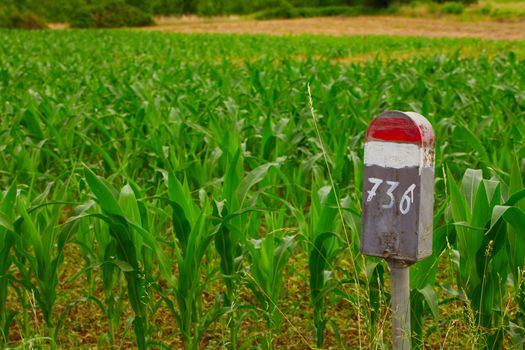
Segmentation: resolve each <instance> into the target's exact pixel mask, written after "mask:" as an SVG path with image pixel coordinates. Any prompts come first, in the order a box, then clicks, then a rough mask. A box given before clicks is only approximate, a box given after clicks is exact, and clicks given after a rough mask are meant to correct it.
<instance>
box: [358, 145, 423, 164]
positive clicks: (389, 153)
mask: <svg viewBox="0 0 525 350" xmlns="http://www.w3.org/2000/svg"><path fill="white" fill-rule="evenodd" d="M422 151H423V150H422V149H421V148H420V147H419V146H418V145H415V144H413V143H395V142H384V141H369V142H366V143H365V165H366V166H370V165H378V166H380V167H384V168H394V169H401V168H405V167H421V166H422V165H423V164H422V163H423V162H422V155H423V152H422Z"/></svg>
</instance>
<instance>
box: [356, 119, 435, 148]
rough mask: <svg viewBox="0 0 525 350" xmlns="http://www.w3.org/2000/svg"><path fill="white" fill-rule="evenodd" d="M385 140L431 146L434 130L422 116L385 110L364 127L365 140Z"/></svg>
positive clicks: (433, 140) (433, 141) (433, 139)
mask: <svg viewBox="0 0 525 350" xmlns="http://www.w3.org/2000/svg"><path fill="white" fill-rule="evenodd" d="M368 141H387V142H400V143H415V144H417V145H419V146H423V147H433V146H434V143H435V138H434V130H433V129H432V125H430V122H429V121H428V120H427V119H426V118H424V117H423V116H421V115H419V114H416V113H411V112H398V111H386V112H383V113H381V114H380V115H379V116H377V117H376V118H375V119H374V120H372V122H371V123H370V125H369V126H368V128H367V129H366V138H365V142H368Z"/></svg>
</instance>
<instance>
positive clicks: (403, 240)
mask: <svg viewBox="0 0 525 350" xmlns="http://www.w3.org/2000/svg"><path fill="white" fill-rule="evenodd" d="M434 147H435V137H434V130H433V129H432V126H431V125H430V123H429V122H428V120H427V119H426V118H424V117H423V116H421V115H419V114H417V113H413V112H398V111H386V112H384V113H381V114H380V115H379V116H377V117H376V118H375V119H374V120H373V121H372V122H371V123H370V125H369V126H368V128H367V131H366V139H365V152H364V163H365V168H364V173H363V200H362V213H363V214H362V224H361V253H362V254H365V255H369V256H376V257H381V258H384V259H386V260H387V261H388V264H389V266H390V271H391V288H392V338H393V348H394V349H395V350H408V349H410V336H411V330H410V278H409V266H410V265H411V264H413V263H415V262H417V261H418V260H421V259H423V258H425V257H427V256H429V255H431V254H432V217H433V204H434Z"/></svg>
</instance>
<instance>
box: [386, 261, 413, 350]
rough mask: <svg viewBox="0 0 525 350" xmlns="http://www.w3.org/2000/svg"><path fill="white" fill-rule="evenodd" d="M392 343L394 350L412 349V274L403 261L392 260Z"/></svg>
mask: <svg viewBox="0 0 525 350" xmlns="http://www.w3.org/2000/svg"><path fill="white" fill-rule="evenodd" d="M388 264H389V265H390V277H391V279H390V288H391V290H392V343H393V349H394V350H410V334H411V333H410V275H409V268H408V266H406V265H405V264H404V263H403V262H400V261H396V260H390V261H388Z"/></svg>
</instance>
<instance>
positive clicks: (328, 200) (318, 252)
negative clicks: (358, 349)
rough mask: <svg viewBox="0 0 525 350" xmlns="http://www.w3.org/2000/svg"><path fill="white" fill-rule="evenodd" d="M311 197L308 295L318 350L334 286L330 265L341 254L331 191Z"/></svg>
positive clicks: (323, 190) (321, 191)
mask: <svg viewBox="0 0 525 350" xmlns="http://www.w3.org/2000/svg"><path fill="white" fill-rule="evenodd" d="M312 192H313V193H315V195H313V196H312V209H311V210H312V214H311V221H312V225H314V227H313V228H312V233H311V238H310V239H309V241H310V242H311V243H310V244H311V247H312V248H311V251H310V257H309V260H308V269H309V271H310V293H311V298H312V306H313V316H314V317H313V319H314V327H315V339H316V344H317V346H318V347H322V346H323V345H324V333H325V328H326V324H327V322H328V321H329V320H328V319H327V318H326V315H325V313H326V306H325V298H326V296H327V295H328V293H329V292H330V291H331V290H333V289H334V288H335V287H336V285H337V283H335V281H334V280H333V278H332V275H333V273H334V267H333V261H334V258H335V257H336V256H337V254H338V253H339V252H340V249H339V246H340V243H339V239H340V238H339V236H338V234H337V233H335V225H334V222H335V220H336V218H337V216H338V210H337V202H336V200H337V199H336V196H335V194H334V191H333V190H331V189H330V187H323V188H321V189H320V190H319V191H317V192H314V191H312Z"/></svg>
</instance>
